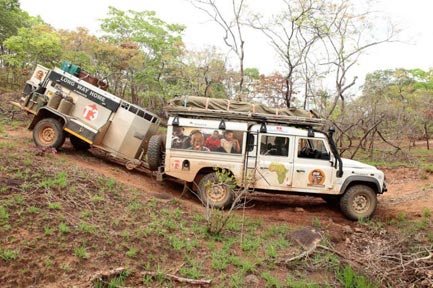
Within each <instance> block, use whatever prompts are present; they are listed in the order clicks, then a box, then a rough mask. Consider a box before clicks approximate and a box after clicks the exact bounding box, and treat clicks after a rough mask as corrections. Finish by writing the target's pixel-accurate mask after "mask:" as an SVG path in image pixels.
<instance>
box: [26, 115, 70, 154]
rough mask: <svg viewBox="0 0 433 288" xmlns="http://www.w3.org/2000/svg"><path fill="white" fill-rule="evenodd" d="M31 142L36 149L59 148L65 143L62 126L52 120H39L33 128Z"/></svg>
mask: <svg viewBox="0 0 433 288" xmlns="http://www.w3.org/2000/svg"><path fill="white" fill-rule="evenodd" d="M33 141H34V142H35V144H36V146H38V147H42V148H56V149H58V148H60V147H61V146H62V145H63V143H64V142H65V132H64V131H63V127H62V124H61V123H60V122H59V121H58V120H56V119H53V118H46V119H42V120H40V121H39V122H38V123H36V125H35V127H34V128H33Z"/></svg>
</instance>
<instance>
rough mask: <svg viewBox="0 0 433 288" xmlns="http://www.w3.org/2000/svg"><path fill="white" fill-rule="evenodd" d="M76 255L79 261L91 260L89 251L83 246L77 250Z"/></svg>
mask: <svg viewBox="0 0 433 288" xmlns="http://www.w3.org/2000/svg"><path fill="white" fill-rule="evenodd" d="M74 255H75V256H77V257H78V258H79V259H87V258H89V255H88V254H87V249H86V247H83V246H80V247H77V248H75V250H74Z"/></svg>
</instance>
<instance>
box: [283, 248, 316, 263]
mask: <svg viewBox="0 0 433 288" xmlns="http://www.w3.org/2000/svg"><path fill="white" fill-rule="evenodd" d="M316 248H317V245H312V246H311V247H310V248H309V249H308V250H305V251H304V252H302V253H301V254H299V255H297V256H294V257H292V258H288V259H286V260H284V263H285V264H287V263H289V262H292V261H295V260H299V259H302V258H304V257H308V256H309V255H310V254H312V253H313V252H314V250H316Z"/></svg>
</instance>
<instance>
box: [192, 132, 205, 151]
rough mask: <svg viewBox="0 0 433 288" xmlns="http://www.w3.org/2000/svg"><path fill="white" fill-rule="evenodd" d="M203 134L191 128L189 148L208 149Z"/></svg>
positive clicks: (196, 149)
mask: <svg viewBox="0 0 433 288" xmlns="http://www.w3.org/2000/svg"><path fill="white" fill-rule="evenodd" d="M203 144H204V136H203V134H202V133H201V132H200V131H199V130H193V131H192V132H191V147H190V148H189V149H191V150H195V151H210V150H209V148H207V147H205V146H204V145H203Z"/></svg>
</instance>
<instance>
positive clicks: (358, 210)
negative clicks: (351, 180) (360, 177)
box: [340, 185, 377, 220]
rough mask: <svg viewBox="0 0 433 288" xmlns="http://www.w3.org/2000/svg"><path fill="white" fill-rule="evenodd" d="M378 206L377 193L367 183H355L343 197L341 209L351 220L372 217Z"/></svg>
mask: <svg viewBox="0 0 433 288" xmlns="http://www.w3.org/2000/svg"><path fill="white" fill-rule="evenodd" d="M376 206H377V195H376V193H375V192H374V190H373V189H372V188H371V187H369V186H366V185H354V186H352V187H350V188H349V189H347V191H346V193H344V195H343V196H342V197H341V200H340V209H341V211H342V212H343V214H344V215H345V216H346V217H347V218H349V219H351V220H360V219H368V218H370V217H371V216H372V215H373V213H374V211H375V210H376Z"/></svg>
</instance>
